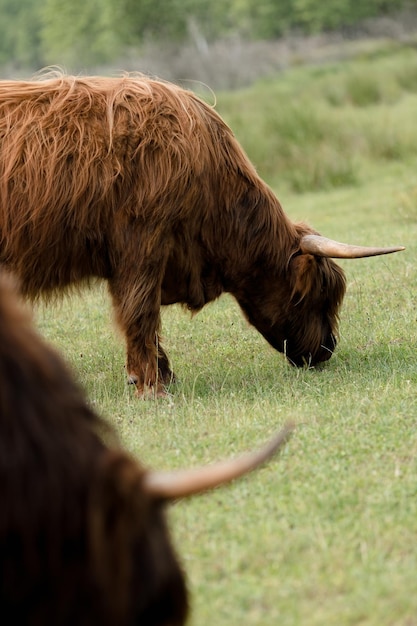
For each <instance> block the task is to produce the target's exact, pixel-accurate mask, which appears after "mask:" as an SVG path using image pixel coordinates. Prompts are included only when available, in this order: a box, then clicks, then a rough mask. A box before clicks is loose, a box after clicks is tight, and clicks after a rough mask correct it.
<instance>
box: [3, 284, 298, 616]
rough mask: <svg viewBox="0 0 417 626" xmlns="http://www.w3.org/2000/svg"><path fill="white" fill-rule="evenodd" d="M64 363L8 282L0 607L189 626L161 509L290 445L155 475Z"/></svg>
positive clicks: (6, 611)
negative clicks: (122, 442) (117, 438)
mask: <svg viewBox="0 0 417 626" xmlns="http://www.w3.org/2000/svg"><path fill="white" fill-rule="evenodd" d="M105 430H107V439H109V438H113V439H114V437H113V436H111V433H110V431H109V428H108V427H106V425H105V424H104V423H103V422H102V421H101V420H100V419H99V417H98V416H97V415H96V414H95V413H94V412H93V411H92V409H91V408H90V407H89V405H88V404H87V403H86V401H85V399H84V395H83V393H82V392H81V390H80V389H79V388H78V386H77V385H76V384H75V383H74V381H73V379H72V377H71V376H70V374H69V372H68V370H67V369H66V367H65V365H64V364H63V362H62V361H61V359H60V358H59V356H58V355H57V354H56V353H55V352H54V351H53V350H51V349H50V348H49V347H48V346H47V345H46V344H45V343H44V342H43V341H42V340H41V339H40V338H39V337H38V335H37V334H36V333H35V332H34V331H33V329H32V326H31V323H30V319H29V318H28V317H27V316H26V314H24V313H23V311H22V310H21V308H19V307H18V306H17V303H16V298H15V294H14V293H13V292H12V290H11V289H10V286H9V285H7V284H6V283H5V282H4V280H0V486H1V503H0V607H1V610H2V622H3V623H7V624H11V623H13V624H18V625H19V626H96V625H97V626H98V625H100V626H135V625H137V626H181V625H182V624H184V623H185V621H186V617H187V612H188V594H187V589H186V582H185V575H184V573H183V571H182V568H181V565H180V563H179V560H178V558H177V556H176V554H175V551H174V549H173V547H172V544H171V540H170V537H169V533H168V530H167V526H166V522H165V512H164V508H165V507H164V505H165V503H167V502H169V501H171V500H173V499H177V498H182V497H186V496H188V495H190V494H193V493H197V492H201V491H204V490H206V489H210V488H212V487H215V486H217V485H220V484H221V483H224V482H227V481H230V480H232V479H233V478H237V477H238V476H240V475H242V474H243V473H245V472H247V471H250V470H252V469H254V468H255V467H256V466H258V465H259V464H260V463H262V462H264V461H266V460H267V459H268V458H269V457H270V456H271V455H272V454H273V453H275V452H276V451H277V450H278V449H279V448H280V447H281V446H282V444H283V443H284V442H285V440H286V439H287V437H288V436H289V434H290V431H291V426H289V425H288V426H286V427H285V428H284V429H283V430H282V431H281V432H280V433H279V434H278V436H276V437H275V438H274V439H273V440H271V442H270V443H269V444H267V445H266V446H265V447H264V448H263V449H261V450H260V451H259V452H256V453H250V454H247V455H246V456H242V457H240V458H237V459H235V460H234V461H227V462H223V463H218V464H217V465H213V466H208V467H203V468H200V469H195V470H184V471H177V472H174V473H171V474H170V473H168V474H166V473H163V472H152V471H148V470H146V469H145V468H143V467H142V466H141V465H140V464H139V463H138V462H137V461H135V460H134V459H133V458H131V457H129V456H128V455H127V454H126V453H125V452H123V450H121V449H120V448H119V447H118V446H117V445H116V443H113V444H112V445H110V444H109V443H107V445H106V444H105V443H104V442H103V440H102V439H101V437H100V436H99V432H101V434H103V432H104V431H105Z"/></svg>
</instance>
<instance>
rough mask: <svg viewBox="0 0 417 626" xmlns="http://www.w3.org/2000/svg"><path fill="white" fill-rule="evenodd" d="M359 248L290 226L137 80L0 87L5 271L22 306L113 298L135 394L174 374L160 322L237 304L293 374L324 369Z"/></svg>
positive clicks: (239, 154) (191, 117)
mask: <svg viewBox="0 0 417 626" xmlns="http://www.w3.org/2000/svg"><path fill="white" fill-rule="evenodd" d="M399 249H400V248H389V249H373V248H357V247H354V246H346V245H343V244H338V243H336V242H331V241H329V240H327V239H325V238H323V237H319V236H317V235H316V233H314V231H312V229H311V228H309V227H308V226H306V225H305V224H294V223H293V222H291V221H290V220H289V219H288V217H287V216H286V215H285V213H284V212H283V210H282V208H281V206H280V203H279V201H278V200H277V198H276V197H275V195H274V194H273V193H272V191H271V189H270V188H269V187H268V186H267V185H266V184H265V183H264V182H263V181H262V180H261V179H260V178H259V176H258V175H257V173H256V171H255V169H254V167H253V166H252V164H251V163H250V161H249V160H248V158H247V156H246V155H245V153H244V152H243V150H242V148H241V147H240V145H239V143H238V142H237V141H236V139H235V137H234V136H233V134H232V132H231V130H230V129H229V128H228V127H227V125H226V124H225V123H224V122H223V120H222V119H221V118H220V116H219V115H218V114H217V113H216V111H214V109H213V108H212V107H210V106H209V105H208V104H206V103H204V102H203V101H202V100H201V99H199V98H198V97H197V96H196V95H194V94H193V93H192V92H190V91H187V90H184V89H182V88H180V87H177V86H175V85H173V84H169V83H165V82H162V81H156V80H152V79H150V78H147V77H144V76H125V77H121V78H100V77H89V78H88V77H86V78H81V77H71V76H61V75H59V76H53V77H49V78H48V77H44V78H43V79H42V80H37V81H30V82H17V81H0V262H2V263H3V264H5V265H7V266H9V267H10V268H11V269H13V270H14V272H16V273H17V274H18V276H19V278H20V280H21V283H22V289H23V292H24V294H26V295H27V296H29V297H30V298H32V299H35V298H37V297H39V296H40V295H42V294H43V295H46V296H48V294H51V293H52V292H54V291H63V290H65V289H66V288H67V287H69V286H71V285H73V284H75V283H80V282H81V281H85V280H88V279H90V278H93V277H97V278H101V279H104V280H106V281H107V282H108V285H109V289H110V293H111V296H112V299H113V304H114V308H115V311H116V316H117V319H118V323H119V324H120V327H121V329H122V331H123V332H124V335H125V337H126V343H127V371H128V375H129V377H130V380H131V381H132V382H134V383H135V384H136V385H137V390H138V394H139V395H142V394H143V393H146V391H149V390H151V391H152V392H154V393H156V394H163V393H164V385H165V384H166V383H168V382H169V381H170V380H171V377H172V372H171V369H170V366H169V362H168V358H167V355H166V354H165V351H164V349H163V348H162V347H161V342H160V338H159V332H160V307H161V305H168V304H172V303H176V302H179V303H182V304H183V305H184V306H186V307H187V308H189V309H190V310H191V311H198V310H199V309H201V308H202V307H203V306H204V305H205V304H206V303H207V302H210V301H211V300H213V299H215V298H217V297H218V296H220V294H222V293H223V292H229V293H231V294H232V295H233V296H234V297H235V298H236V299H237V301H238V303H239V304H240V306H241V308H242V310H243V312H244V314H245V316H246V317H247V319H248V320H249V322H250V323H251V324H253V325H254V326H255V327H256V328H257V329H258V330H259V332H261V333H262V335H263V336H264V337H265V338H266V339H267V341H268V342H269V343H270V344H271V345H272V346H273V347H274V348H276V349H277V350H279V351H280V352H284V353H285V355H286V357H287V358H288V360H289V361H290V362H291V363H293V364H295V365H298V366H300V365H303V364H305V363H306V364H311V365H314V364H315V363H318V362H321V361H325V360H327V359H329V358H330V356H331V355H332V353H333V350H334V348H335V345H336V335H337V320H338V311H339V307H340V304H341V302H342V299H343V296H344V292H345V278H344V274H343V271H342V270H341V269H340V267H338V266H337V265H336V264H335V263H334V262H333V261H332V260H331V259H330V258H328V257H345V258H351V257H354V256H369V255H373V254H384V253H387V252H393V251H395V250H399Z"/></svg>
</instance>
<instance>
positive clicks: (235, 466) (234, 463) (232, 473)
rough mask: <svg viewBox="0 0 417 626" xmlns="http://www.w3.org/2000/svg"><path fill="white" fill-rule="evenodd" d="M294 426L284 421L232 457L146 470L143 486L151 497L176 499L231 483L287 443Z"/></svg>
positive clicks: (262, 462) (269, 457) (258, 465)
mask: <svg viewBox="0 0 417 626" xmlns="http://www.w3.org/2000/svg"><path fill="white" fill-rule="evenodd" d="M295 427H296V424H295V422H292V421H288V422H286V423H285V424H284V426H283V427H282V428H281V430H280V431H279V432H278V433H277V434H276V435H275V436H273V437H271V438H270V439H269V441H268V442H267V443H265V444H264V445H263V446H261V447H260V448H259V449H258V450H256V451H252V452H246V453H243V454H242V455H240V456H238V457H237V458H235V459H229V460H227V461H219V462H217V463H215V464H213V465H207V466H203V467H199V468H194V469H187V470H175V471H171V472H160V471H149V472H147V473H146V474H145V476H144V482H143V487H144V489H145V491H146V492H147V493H148V494H149V495H152V496H153V497H156V498H162V499H165V500H175V499H179V498H184V497H188V496H191V495H194V494H197V493H203V492H205V491H209V490H211V489H214V488H216V487H219V486H220V485H224V484H227V483H230V482H231V481H232V480H235V479H237V478H240V477H241V476H244V475H245V474H248V473H249V472H251V471H253V470H255V469H257V468H258V467H260V466H261V465H263V464H264V463H266V462H267V461H268V460H269V459H271V458H272V457H273V456H274V455H275V454H277V453H278V452H279V451H280V450H281V448H283V446H284V445H285V444H286V443H287V441H288V440H289V438H290V437H291V435H292V433H293V431H294V429H295Z"/></svg>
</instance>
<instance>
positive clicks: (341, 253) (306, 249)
mask: <svg viewBox="0 0 417 626" xmlns="http://www.w3.org/2000/svg"><path fill="white" fill-rule="evenodd" d="M300 248H301V252H302V253H303V254H314V255H316V256H323V257H330V258H334V259H360V258H363V257H368V256H378V255H380V254H391V253H392V252H400V251H401V250H405V248H404V246H398V247H395V248H369V247H367V246H351V245H349V244H347V243H340V242H339V241H333V240H332V239H327V237H321V236H320V235H304V237H302V238H301V241H300Z"/></svg>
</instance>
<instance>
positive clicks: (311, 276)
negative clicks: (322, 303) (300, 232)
mask: <svg viewBox="0 0 417 626" xmlns="http://www.w3.org/2000/svg"><path fill="white" fill-rule="evenodd" d="M318 263H320V260H319V259H317V258H316V257H315V256H313V255H312V254H299V255H296V256H294V257H293V258H292V260H291V277H292V279H291V287H292V289H291V301H292V302H293V304H300V303H301V302H302V301H303V300H304V298H305V297H306V295H307V294H309V296H310V297H314V295H315V292H317V293H316V295H317V296H318V295H319V294H320V291H321V281H320V272H318V268H317V265H318Z"/></svg>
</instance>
